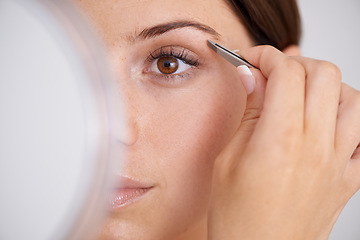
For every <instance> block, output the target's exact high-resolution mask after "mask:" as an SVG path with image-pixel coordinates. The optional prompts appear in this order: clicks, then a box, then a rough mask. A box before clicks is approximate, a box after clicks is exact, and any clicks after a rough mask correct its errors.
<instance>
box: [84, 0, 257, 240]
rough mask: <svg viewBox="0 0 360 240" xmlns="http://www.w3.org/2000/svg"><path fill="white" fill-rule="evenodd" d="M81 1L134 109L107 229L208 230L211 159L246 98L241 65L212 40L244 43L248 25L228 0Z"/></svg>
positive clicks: (171, 235) (161, 234) (196, 234)
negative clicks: (217, 51)
mask: <svg viewBox="0 0 360 240" xmlns="http://www.w3.org/2000/svg"><path fill="white" fill-rule="evenodd" d="M77 4H78V5H79V6H80V7H81V8H82V9H83V10H84V11H85V13H86V15H88V16H89V17H90V19H91V20H92V21H93V22H94V24H95V26H96V27H97V28H98V29H99V32H100V34H101V36H102V38H103V39H104V41H105V43H106V45H107V47H108V49H109V53H110V56H111V61H112V64H113V66H114V69H115V72H116V74H117V79H118V81H119V85H120V86H121V90H122V95H123V101H124V103H125V105H126V109H127V116H128V130H129V132H128V134H127V136H125V137H124V139H122V143H123V146H125V149H126V150H125V152H126V158H125V161H124V163H123V167H122V168H121V169H116V170H114V173H115V174H116V175H118V176H119V178H120V179H122V180H124V181H123V185H122V186H121V187H120V186H119V189H116V190H115V191H114V196H115V197H114V199H112V200H111V201H112V203H113V208H112V210H111V214H110V216H109V218H108V221H107V223H106V226H105V227H104V228H103V231H102V233H101V238H103V239H148V240H150V239H151V240H152V239H153V240H161V239H166V240H169V239H172V240H174V239H202V238H204V237H205V234H206V214H207V207H208V202H209V196H210V189H211V177H212V167H213V163H214V160H215V158H216V156H217V155H218V154H219V152H220V151H221V149H222V148H223V147H224V146H225V145H226V143H227V142H228V141H229V140H230V138H231V137H232V136H233V134H234V132H235V131H236V129H237V128H238V126H239V123H240V121H241V118H242V115H243V112H244V108H245V104H246V92H245V90H244V88H243V86H242V83H241V81H240V79H239V78H238V75H237V73H236V68H235V67H234V66H232V65H231V64H229V63H227V62H226V61H225V60H223V59H222V58H221V57H219V56H218V55H216V54H215V53H214V52H213V51H212V50H211V49H210V48H209V47H208V46H207V42H206V40H207V39H210V40H213V41H216V42H219V43H221V44H224V45H225V46H227V47H228V48H230V49H243V48H248V47H250V46H252V42H251V40H250V37H249V35H248V34H247V32H246V31H245V29H244V27H243V26H242V24H241V23H240V21H239V19H238V18H237V16H236V15H235V14H234V13H233V12H232V11H231V10H230V8H229V7H228V6H227V4H226V3H225V1H224V0H206V1H204V0H181V1H177V0H167V1H164V0H103V1H98V0H77ZM123 178H124V179H123ZM129 179H130V180H129ZM120 188H126V189H120ZM134 189H135V190H134ZM116 197H117V199H116Z"/></svg>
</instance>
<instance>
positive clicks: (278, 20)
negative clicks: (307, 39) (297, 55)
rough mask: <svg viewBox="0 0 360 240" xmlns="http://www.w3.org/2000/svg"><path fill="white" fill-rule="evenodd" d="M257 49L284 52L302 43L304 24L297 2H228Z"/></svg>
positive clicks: (231, 0)
mask: <svg viewBox="0 0 360 240" xmlns="http://www.w3.org/2000/svg"><path fill="white" fill-rule="evenodd" d="M226 1H227V2H228V4H230V6H231V8H232V9H233V10H234V11H235V13H236V14H237V15H238V16H239V18H240V20H241V21H242V23H243V24H244V25H245V27H246V29H247V30H248V32H249V34H250V36H252V38H253V40H254V42H255V43H256V44H257V45H263V44H266V45H272V46H274V47H276V48H278V49H280V50H283V49H284V48H286V47H287V46H290V45H293V44H296V45H298V44H299V43H300V37H301V20H300V14H299V9H298V6H297V3H296V0H226Z"/></svg>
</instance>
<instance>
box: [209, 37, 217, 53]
mask: <svg viewBox="0 0 360 240" xmlns="http://www.w3.org/2000/svg"><path fill="white" fill-rule="evenodd" d="M207 45H208V46H209V47H210V48H211V49H212V50H214V51H215V52H217V48H216V43H214V42H213V41H211V40H207Z"/></svg>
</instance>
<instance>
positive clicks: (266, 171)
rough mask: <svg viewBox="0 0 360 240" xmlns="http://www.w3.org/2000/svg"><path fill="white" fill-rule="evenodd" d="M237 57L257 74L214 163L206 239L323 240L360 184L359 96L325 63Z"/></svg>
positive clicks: (263, 54)
mask: <svg viewBox="0 0 360 240" xmlns="http://www.w3.org/2000/svg"><path fill="white" fill-rule="evenodd" d="M241 55H242V56H243V57H245V58H246V59H247V60H249V61H250V62H251V63H252V64H253V65H255V66H256V67H259V68H260V69H261V72H259V71H257V70H254V69H252V72H253V75H254V76H255V78H256V82H257V84H256V89H255V91H254V92H253V93H252V94H251V95H250V96H249V98H248V103H247V109H246V112H245V115H244V118H243V120H242V123H241V125H240V127H239V129H238V131H237V133H236V134H235V136H234V137H233V139H232V140H231V141H230V143H229V144H228V146H227V147H226V148H225V149H224V150H223V152H222V153H221V154H220V155H219V156H218V158H217V160H216V162H215V166H214V177H213V186H212V187H213V189H212V190H213V191H212V199H211V205H210V209H209V219H208V220H209V222H208V226H209V230H208V232H209V239H211V240H217V239H221V240H224V239H231V240H233V239H242V240H245V239H251V240H256V239H262V240H263V239H276V240H281V239H287V240H288V239H292V240H296V239H302V240H303V239H327V238H328V236H329V234H330V231H331V229H332V227H333V225H334V223H335V221H336V219H337V217H338V216H339V214H340V212H341V210H342V209H343V207H344V206H345V204H346V203H347V202H348V200H349V199H350V198H351V197H352V195H353V194H354V193H355V192H356V191H357V190H358V189H359V187H360V147H359V141H360V120H359V119H360V93H359V92H358V91H356V90H354V89H352V88H350V87H349V86H347V85H345V84H342V83H341V73H340V71H339V70H338V68H337V67H335V66H334V65H332V64H330V63H328V62H323V61H317V60H313V59H307V58H304V57H287V56H285V55H284V54H283V53H281V52H280V51H278V50H276V49H274V48H272V47H268V46H260V47H254V48H251V49H249V50H246V51H243V52H241Z"/></svg>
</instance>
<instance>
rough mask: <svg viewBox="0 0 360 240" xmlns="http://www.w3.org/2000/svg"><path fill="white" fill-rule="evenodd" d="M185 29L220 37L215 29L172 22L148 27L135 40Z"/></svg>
mask: <svg viewBox="0 0 360 240" xmlns="http://www.w3.org/2000/svg"><path fill="white" fill-rule="evenodd" d="M186 27H191V28H195V29H197V30H200V31H203V32H205V33H209V34H210V35H213V36H214V37H215V38H216V39H219V37H220V36H221V35H220V34H219V33H218V32H217V31H215V29H213V28H212V27H210V26H208V25H205V24H202V23H199V22H195V21H184V20H181V21H172V22H168V23H163V24H159V25H156V26H153V27H149V28H145V29H144V30H142V31H141V32H140V33H139V34H138V35H137V36H136V39H140V40H146V39H149V38H154V37H157V36H159V35H162V34H164V33H166V32H169V31H172V30H175V29H179V28H186Z"/></svg>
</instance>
